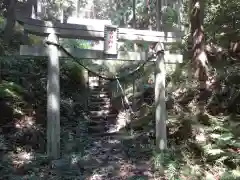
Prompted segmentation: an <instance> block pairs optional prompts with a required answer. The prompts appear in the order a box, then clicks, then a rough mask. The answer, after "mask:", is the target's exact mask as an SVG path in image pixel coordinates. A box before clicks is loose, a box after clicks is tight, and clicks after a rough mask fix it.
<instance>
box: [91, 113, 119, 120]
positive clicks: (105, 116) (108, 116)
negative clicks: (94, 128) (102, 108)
mask: <svg viewBox="0 0 240 180" xmlns="http://www.w3.org/2000/svg"><path fill="white" fill-rule="evenodd" d="M116 117H117V115H116V114H107V115H104V116H96V115H95V116H90V119H98V118H100V119H101V118H104V119H111V118H116Z"/></svg>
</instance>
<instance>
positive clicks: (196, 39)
mask: <svg viewBox="0 0 240 180" xmlns="http://www.w3.org/2000/svg"><path fill="white" fill-rule="evenodd" d="M203 19H204V1H203V0H192V2H191V18H190V21H191V36H192V42H193V47H192V61H193V64H194V68H195V76H196V78H197V79H198V81H199V90H200V94H199V101H198V102H199V104H198V110H199V113H200V114H203V113H204V106H205V100H206V97H205V95H204V94H205V91H206V88H207V87H206V82H207V80H208V59H207V54H206V52H205V49H204V47H205V42H204V29H203Z"/></svg>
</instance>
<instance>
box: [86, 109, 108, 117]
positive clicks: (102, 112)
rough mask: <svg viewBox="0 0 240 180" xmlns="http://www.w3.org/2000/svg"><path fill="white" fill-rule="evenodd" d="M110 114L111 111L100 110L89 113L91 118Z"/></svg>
mask: <svg viewBox="0 0 240 180" xmlns="http://www.w3.org/2000/svg"><path fill="white" fill-rule="evenodd" d="M109 113H110V110H108V109H106V110H100V111H89V114H90V116H92V115H97V116H102V115H107V114H109Z"/></svg>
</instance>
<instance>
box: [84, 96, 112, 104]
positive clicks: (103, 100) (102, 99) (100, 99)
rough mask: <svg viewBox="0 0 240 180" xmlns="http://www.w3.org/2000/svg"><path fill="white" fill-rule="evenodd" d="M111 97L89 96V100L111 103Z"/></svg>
mask: <svg viewBox="0 0 240 180" xmlns="http://www.w3.org/2000/svg"><path fill="white" fill-rule="evenodd" d="M110 101H111V100H110V98H91V97H90V98H88V102H102V103H110Z"/></svg>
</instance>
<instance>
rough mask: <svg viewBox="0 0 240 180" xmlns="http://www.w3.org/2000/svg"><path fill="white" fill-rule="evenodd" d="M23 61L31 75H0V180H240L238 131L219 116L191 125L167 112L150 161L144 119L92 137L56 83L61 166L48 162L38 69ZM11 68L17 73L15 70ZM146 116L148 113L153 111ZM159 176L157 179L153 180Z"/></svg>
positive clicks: (42, 77) (66, 89)
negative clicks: (162, 139) (161, 146)
mask: <svg viewBox="0 0 240 180" xmlns="http://www.w3.org/2000/svg"><path fill="white" fill-rule="evenodd" d="M23 61H24V60H22V61H21V63H22V64H24V62H23ZM28 61H29V60H28ZM28 61H26V62H25V64H29V67H31V68H36V70H33V69H32V70H31V71H30V72H31V73H29V71H28V72H27V73H28V75H26V76H23V75H22V73H23V69H22V70H21V71H20V70H18V71H14V70H13V62H12V63H11V67H9V68H7V69H11V71H9V72H7V73H6V75H4V73H3V77H4V79H5V80H6V81H3V82H2V83H1V84H0V100H1V101H0V113H1V117H0V131H1V135H0V156H1V162H0V179H2V180H8V179H9V180H21V179H24V180H31V179H33V180H34V179H36V180H38V179H39V180H40V179H44V180H45V179H50V180H51V179H52V180H81V179H83V180H85V179H86V180H94V179H96V180H108V179H109V180H111V179H112V180H117V179H121V180H131V179H136V180H137V179H139V180H141V179H148V180H154V179H157V180H161V179H166V180H187V179H188V180H198V179H199V180H239V179H240V167H239V164H240V139H239V137H240V134H239V132H240V128H239V125H234V122H239V120H237V121H231V117H230V116H223V115H221V116H209V117H208V118H207V119H208V120H207V122H206V121H204V120H203V119H204V117H203V118H202V120H203V121H197V120H196V118H195V117H194V116H193V115H192V114H191V113H190V112H183V113H179V114H176V113H175V114H171V111H169V116H168V121H167V128H168V147H169V149H168V151H167V152H166V153H164V154H158V153H156V152H155V151H154V149H155V148H154V147H155V145H154V144H155V143H154V139H155V137H154V135H153V134H154V133H150V132H151V131H154V129H155V125H154V122H153V119H154V118H153V117H152V115H151V114H150V115H146V117H147V118H146V119H147V120H148V121H149V123H147V124H145V125H144V126H140V128H135V129H134V130H133V131H131V132H129V131H127V130H122V131H120V132H119V134H118V135H110V136H101V137H96V136H92V135H91V133H90V132H88V130H87V129H88V128H87V120H86V118H84V116H83V110H82V109H81V102H80V101H79V100H81V99H82V98H83V96H82V95H81V93H80V92H79V90H78V88H76V85H73V83H72V82H69V78H68V77H65V76H64V75H62V76H61V82H63V83H61V84H62V87H61V92H62V94H61V158H60V159H58V160H53V161H52V160H49V159H48V158H47V157H46V153H45V152H46V72H45V67H46V66H45V65H43V64H41V63H42V62H41V61H40V60H39V61H37V63H39V64H36V65H33V63H34V62H33V61H32V62H31V61H30V62H28ZM14 62H15V63H16V65H15V66H16V67H18V66H19V64H18V63H20V62H19V61H14ZM24 67H25V66H24ZM40 67H41V68H42V69H40ZM39 72H40V73H39ZM11 73H13V74H11ZM16 73H18V74H19V75H16ZM20 73H21V75H20ZM13 82H15V83H13ZM77 103H80V104H79V106H78V104H77ZM149 108H150V112H152V109H154V108H152V107H149ZM236 118H237V119H238V117H236ZM146 119H145V120H146ZM140 124H141V123H140ZM162 170H164V174H165V175H164V176H165V177H162V178H161V177H160V175H159V172H160V171H162Z"/></svg>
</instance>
